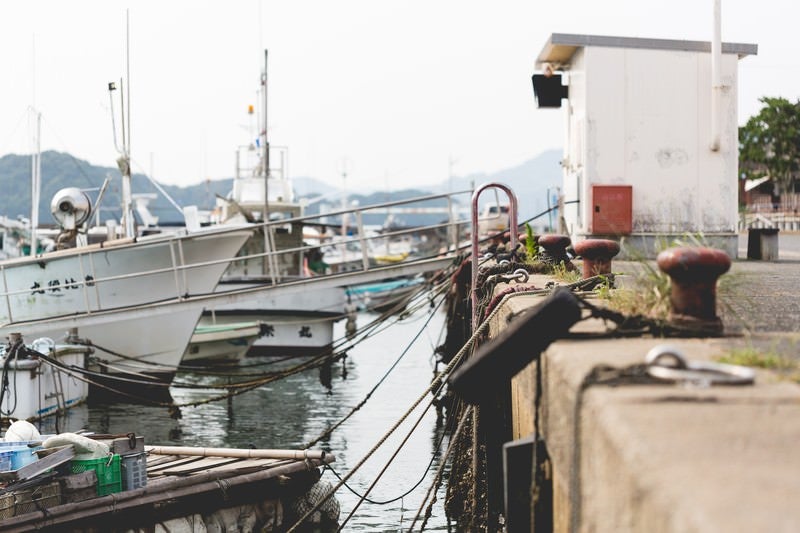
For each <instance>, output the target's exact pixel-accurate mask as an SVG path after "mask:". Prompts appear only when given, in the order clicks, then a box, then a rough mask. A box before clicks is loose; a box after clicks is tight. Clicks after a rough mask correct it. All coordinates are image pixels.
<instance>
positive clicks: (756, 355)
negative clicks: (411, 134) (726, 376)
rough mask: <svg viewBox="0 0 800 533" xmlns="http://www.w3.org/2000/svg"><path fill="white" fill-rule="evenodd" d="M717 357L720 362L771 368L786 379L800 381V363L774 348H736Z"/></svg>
mask: <svg viewBox="0 0 800 533" xmlns="http://www.w3.org/2000/svg"><path fill="white" fill-rule="evenodd" d="M716 359H717V361H719V362H720V363H727V364H730V365H740V366H748V367H751V368H761V369H764V370H771V371H773V372H775V373H776V374H778V375H779V376H781V377H782V378H784V379H789V380H791V381H794V382H800V363H798V361H797V360H796V359H793V358H791V357H789V356H787V355H784V354H781V353H780V352H778V351H777V350H775V349H773V348H769V349H765V350H762V349H759V348H756V347H753V346H748V347H745V348H734V349H732V350H730V351H729V352H728V353H726V354H724V355H722V356H720V357H717V358H716Z"/></svg>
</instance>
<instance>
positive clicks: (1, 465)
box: [0, 448, 14, 472]
mask: <svg viewBox="0 0 800 533" xmlns="http://www.w3.org/2000/svg"><path fill="white" fill-rule="evenodd" d="M13 457H14V450H13V449H10V448H6V449H0V472H8V471H9V470H13V468H12V466H11V460H12V458H13Z"/></svg>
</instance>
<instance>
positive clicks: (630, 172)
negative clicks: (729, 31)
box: [534, 33, 757, 257]
mask: <svg viewBox="0 0 800 533" xmlns="http://www.w3.org/2000/svg"><path fill="white" fill-rule="evenodd" d="M756 53H757V46H756V45H754V44H735V43H722V45H721V54H720V55H718V58H719V59H718V61H719V63H718V65H719V66H718V68H719V71H718V72H719V79H720V85H719V87H720V88H719V89H718V90H717V91H716V92H717V96H716V98H717V102H716V106H717V112H716V113H714V112H712V107H714V105H715V102H714V98H712V92H713V91H712V54H711V43H709V42H700V41H679V40H664V39H640V38H628V37H607V36H594V35H571V34H559V33H554V34H552V35H551V36H550V39H549V40H548V41H547V43H546V44H545V46H544V48H543V50H542V52H541V53H540V54H539V57H538V58H537V61H536V66H537V69H541V70H542V71H544V72H545V75H535V76H534V90H535V92H536V97H537V101H538V102H539V106H540V107H559V106H560V105H561V101H562V99H563V98H566V103H567V105H566V131H565V136H564V160H563V174H564V183H563V194H564V200H565V202H566V206H565V209H564V212H563V214H564V219H565V222H566V225H567V231H568V233H569V234H570V236H571V237H572V239H573V241H577V240H581V239H583V238H586V237H599V236H616V237H619V236H624V237H625V242H626V243H627V244H628V246H632V247H635V248H637V249H639V250H640V251H642V252H644V253H645V254H646V255H652V253H653V252H654V251H656V250H657V249H658V247H659V246H663V244H665V243H667V242H669V241H671V240H673V239H674V238H686V237H687V235H699V234H702V236H703V238H705V239H706V241H707V242H709V243H710V244H713V245H714V246H717V247H720V248H722V249H724V250H726V251H727V252H728V253H729V254H731V257H736V251H737V235H736V229H737V211H738V209H737V208H738V180H737V175H738V156H739V145H738V119H737V70H738V60H739V59H740V58H742V57H745V56H747V55H753V54H756ZM552 73H555V74H554V75H552V76H551V75H550V74H552ZM559 73H563V74H564V78H565V80H564V81H565V82H566V83H565V84H564V86H562V81H560V80H559V78H560V77H561V76H560V75H559ZM552 94H555V97H552V96H550V95H552ZM714 121H716V122H714ZM571 201H572V202H571Z"/></svg>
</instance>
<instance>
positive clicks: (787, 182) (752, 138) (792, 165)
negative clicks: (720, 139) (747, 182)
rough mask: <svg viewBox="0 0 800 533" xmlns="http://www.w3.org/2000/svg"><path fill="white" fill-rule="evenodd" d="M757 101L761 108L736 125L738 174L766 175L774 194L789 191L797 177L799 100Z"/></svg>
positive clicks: (799, 172) (799, 164) (799, 173)
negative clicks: (737, 127)
mask: <svg viewBox="0 0 800 533" xmlns="http://www.w3.org/2000/svg"><path fill="white" fill-rule="evenodd" d="M760 101H761V102H762V103H763V104H764V107H763V108H762V109H761V111H759V113H758V114H757V115H754V116H752V117H750V119H749V120H748V121H747V124H745V125H744V126H742V127H741V128H739V169H740V172H741V174H742V178H745V179H751V178H761V177H764V176H769V178H770V179H771V180H772V183H773V185H774V187H775V191H776V192H777V193H778V194H782V193H785V192H792V191H794V190H795V185H796V183H797V181H798V177H800V100H798V101H797V102H795V103H791V102H789V101H788V100H786V99H785V98H770V97H766V96H765V97H763V98H761V99H760Z"/></svg>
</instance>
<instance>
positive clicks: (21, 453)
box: [11, 446, 41, 470]
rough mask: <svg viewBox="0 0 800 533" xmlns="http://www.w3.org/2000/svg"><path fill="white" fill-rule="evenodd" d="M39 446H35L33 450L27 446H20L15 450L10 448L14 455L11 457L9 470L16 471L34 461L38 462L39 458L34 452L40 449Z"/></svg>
mask: <svg viewBox="0 0 800 533" xmlns="http://www.w3.org/2000/svg"><path fill="white" fill-rule="evenodd" d="M40 448H41V446H36V447H35V448H30V447H28V446H20V447H17V448H11V450H12V451H13V452H14V454H13V455H12V456H11V468H12V469H13V470H18V469H20V468H22V467H23V466H25V465H29V464H31V463H33V462H35V461H38V460H39V458H38V457H37V456H36V452H35V451H34V450H38V449H40Z"/></svg>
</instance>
